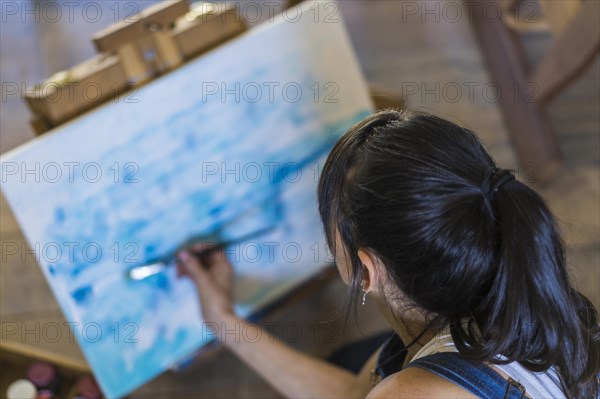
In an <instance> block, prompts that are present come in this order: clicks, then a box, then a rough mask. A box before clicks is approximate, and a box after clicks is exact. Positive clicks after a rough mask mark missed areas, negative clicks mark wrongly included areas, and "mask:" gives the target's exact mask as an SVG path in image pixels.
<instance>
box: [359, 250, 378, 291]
mask: <svg viewBox="0 0 600 399" xmlns="http://www.w3.org/2000/svg"><path fill="white" fill-rule="evenodd" d="M358 257H359V258H360V261H361V262H362V264H363V266H364V267H365V274H364V277H363V281H362V287H361V288H362V289H363V290H365V291H366V292H370V291H371V290H373V289H374V288H375V287H377V285H378V284H379V278H380V274H379V264H380V262H379V259H378V258H377V257H376V256H375V255H374V254H372V253H371V252H370V251H369V250H366V249H364V248H359V250H358Z"/></svg>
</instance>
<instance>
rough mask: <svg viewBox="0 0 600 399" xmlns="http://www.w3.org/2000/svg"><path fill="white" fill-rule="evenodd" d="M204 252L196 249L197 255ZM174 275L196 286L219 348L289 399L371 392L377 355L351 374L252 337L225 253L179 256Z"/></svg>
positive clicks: (263, 335) (269, 340)
mask: <svg viewBox="0 0 600 399" xmlns="http://www.w3.org/2000/svg"><path fill="white" fill-rule="evenodd" d="M203 248H204V247H199V248H195V249H198V250H201V249H203ZM178 258H179V262H178V271H179V274H180V275H188V276H189V277H190V278H191V279H192V280H193V282H194V283H195V285H196V288H197V291H198V294H199V297H200V304H201V309H202V315H203V318H204V320H205V322H206V323H207V326H209V327H210V328H211V329H213V331H214V332H215V335H216V337H217V338H219V339H221V341H222V342H223V344H224V345H225V346H226V347H227V348H229V349H230V350H231V351H232V352H234V353H235V354H236V355H237V356H239V357H240V359H242V360H243V361H244V362H245V363H246V364H247V365H248V366H250V367H251V368H252V369H253V370H254V371H256V372H257V373H258V374H260V375H261V376H262V377H263V378H264V379H265V380H266V381H267V382H269V383H270V384H271V385H272V386H273V387H274V388H275V389H277V390H278V391H279V392H281V393H282V394H284V395H285V396H287V397H293V398H298V397H336V398H341V397H343V398H358V397H362V398H364V397H365V395H366V394H367V393H368V392H369V390H370V388H371V386H370V380H369V370H370V369H371V368H372V367H373V364H374V362H375V356H372V358H371V359H370V360H369V361H368V362H367V364H366V365H365V367H364V368H363V370H362V371H361V372H360V373H359V374H358V375H355V374H353V373H351V372H349V371H347V370H345V369H343V368H340V367H337V366H334V365H332V364H330V363H328V362H326V361H324V360H321V359H318V358H315V357H311V356H308V355H306V354H303V353H302V352H300V351H297V350H295V349H292V348H290V347H289V346H287V345H286V344H284V343H283V342H281V341H279V340H276V339H274V338H273V337H272V336H270V335H269V333H267V332H265V331H260V332H258V331H257V332H256V334H254V331H253V330H252V329H256V328H259V327H258V326H256V325H255V324H252V325H251V326H250V325H249V323H248V322H247V321H244V320H242V319H240V318H238V317H236V316H235V313H234V311H233V300H232V287H233V269H232V267H231V264H230V263H229V262H228V261H227V259H226V257H225V255H224V253H223V252H218V253H214V254H213V255H210V256H209V257H208V258H207V259H202V260H199V259H197V258H196V257H194V256H192V255H190V254H189V253H188V252H182V253H180V254H179V257H178ZM231 331H252V336H253V338H254V337H258V338H257V339H252V340H244V339H243V337H242V338H241V339H240V337H239V335H234V334H230V335H229V339H228V334H227V332H231Z"/></svg>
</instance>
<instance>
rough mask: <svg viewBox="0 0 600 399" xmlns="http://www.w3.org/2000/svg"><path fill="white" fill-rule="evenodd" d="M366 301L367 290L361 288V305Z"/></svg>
mask: <svg viewBox="0 0 600 399" xmlns="http://www.w3.org/2000/svg"><path fill="white" fill-rule="evenodd" d="M366 301H367V291H365V290H363V297H362V302H361V303H360V304H361V306H365V302H366Z"/></svg>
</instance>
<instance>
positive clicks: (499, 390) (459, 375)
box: [407, 352, 527, 399]
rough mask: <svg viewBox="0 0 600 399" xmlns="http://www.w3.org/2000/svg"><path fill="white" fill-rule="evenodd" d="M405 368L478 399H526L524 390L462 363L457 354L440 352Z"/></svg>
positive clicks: (488, 371)
mask: <svg viewBox="0 0 600 399" xmlns="http://www.w3.org/2000/svg"><path fill="white" fill-rule="evenodd" d="M407 367H418V368H421V369H424V370H427V371H430V372H432V373H434V374H437V375H439V376H440V377H442V378H445V379H446V380H448V381H450V382H453V383H455V384H456V385H458V386H460V387H462V388H464V389H466V390H467V391H469V392H471V393H473V394H475V395H477V396H479V397H480V398H490V399H496V398H497V399H525V398H527V397H526V396H525V388H523V386H522V385H521V384H519V383H518V382H516V381H513V380H512V379H509V380H508V381H506V380H505V379H504V378H502V376H501V375H500V374H498V373H497V372H495V371H494V370H492V369H491V368H489V367H488V366H486V365H485V364H478V363H474V362H472V361H469V360H466V359H464V358H463V357H462V356H460V354H459V353H457V352H439V353H434V354H433V355H429V356H424V357H422V358H419V359H416V360H413V361H412V362H410V363H409V364H408V365H407Z"/></svg>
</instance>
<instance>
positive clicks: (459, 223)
mask: <svg viewBox="0 0 600 399" xmlns="http://www.w3.org/2000/svg"><path fill="white" fill-rule="evenodd" d="M318 200H319V211H320V215H321V219H322V222H323V226H324V229H325V233H326V237H327V240H328V243H329V245H330V248H331V249H332V253H334V254H335V256H336V262H337V266H338V269H339V272H340V275H341V277H342V279H343V280H344V282H345V283H346V284H348V285H349V288H350V292H351V298H353V301H352V303H356V302H357V301H358V300H360V301H361V302H363V303H364V301H365V300H373V301H375V302H376V303H377V304H378V306H379V308H380V310H381V312H382V314H383V315H384V316H385V318H386V319H387V320H388V321H389V323H390V325H391V327H392V328H393V330H394V331H395V332H396V333H397V337H394V338H392V339H391V340H389V341H388V342H387V343H386V344H385V345H384V347H383V348H382V349H381V350H380V351H378V353H376V354H374V355H373V356H372V357H371V359H370V360H369V361H368V362H367V363H366V364H365V366H364V367H363V369H362V371H361V372H360V373H359V374H358V375H355V374H352V373H350V372H348V371H345V370H344V369H341V368H338V367H336V366H333V365H331V364H328V363H326V362H324V361H322V360H319V359H315V358H312V357H309V356H307V355H304V354H302V353H299V352H297V351H295V350H293V349H291V348H289V347H287V346H286V345H284V344H282V343H280V342H277V341H275V342H273V341H272V340H271V339H269V338H268V337H267V335H266V334H262V335H261V337H263V338H261V339H259V340H258V341H257V342H254V341H253V342H245V341H237V342H236V341H235V340H225V342H224V344H225V345H226V346H227V347H228V348H229V349H230V350H232V351H233V352H234V353H236V354H237V355H238V356H239V357H240V358H241V359H243V360H244V361H245V362H246V363H247V364H248V365H250V367H252V368H253V369H254V370H256V371H257V372H258V373H259V374H260V375H262V376H263V377H264V378H265V379H266V380H267V381H268V382H270V383H271V384H272V385H273V386H274V387H275V388H277V389H278V390H279V391H280V392H282V393H284V394H285V395H286V396H289V397H338V398H342V397H343V398H347V397H364V396H365V395H366V396H367V397H369V398H390V397H393V398H448V397H478V396H484V397H511V398H512V397H522V396H525V395H526V397H530V398H536V397H544V398H547V397H553V398H554V397H570V398H571V397H572V398H591V397H597V396H598V379H597V378H598V372H599V369H600V328H599V325H598V321H597V313H596V310H595V309H594V308H593V306H592V305H591V303H590V302H589V301H588V300H587V299H586V298H585V297H583V296H582V295H581V294H579V293H578V292H577V291H575V289H574V288H573V286H572V285H571V282H570V281H569V277H568V274H567V270H566V265H565V253H564V245H563V243H562V241H561V237H560V235H559V232H558V229H557V226H556V222H555V220H554V218H553V216H552V214H551V213H550V211H549V210H548V208H547V206H546V204H545V203H544V201H543V200H542V198H541V197H540V196H539V195H538V194H536V193H535V192H534V191H533V190H532V189H530V188H529V187H528V186H526V185H525V184H523V183H521V182H519V181H518V180H515V179H514V177H513V175H512V174H511V173H510V172H508V171H504V170H500V169H497V168H496V165H495V164H494V161H493V160H492V159H491V157H490V156H489V155H488V153H487V152H486V151H485V149H484V147H483V146H482V144H481V143H480V142H479V140H478V139H477V137H476V136H475V134H473V133H472V132H471V131H469V130H468V129H465V128H462V127H459V126H457V125H455V124H453V123H451V122H448V121H445V120H443V119H440V118H438V117H435V116H432V115H426V114H416V113H409V112H397V111H392V110H389V111H383V112H380V113H377V114H374V115H372V116H370V117H368V118H366V119H365V120H363V121H362V122H360V123H358V124H357V125H355V126H353V127H352V128H351V129H350V130H349V131H348V132H347V133H346V134H345V135H344V136H343V137H342V138H341V139H340V140H339V141H338V142H337V144H336V145H335V147H334V148H333V150H332V152H331V154H330V155H329V157H328V159H327V162H326V164H325V166H324V168H323V172H322V175H321V178H320V182H319V188H318ZM179 259H180V266H179V269H180V273H181V274H186V275H188V276H190V277H191V278H192V279H193V281H194V282H195V284H196V286H197V289H198V293H199V295H200V299H201V307H202V314H203V317H204V320H205V321H206V322H209V323H211V325H212V326H215V328H223V329H225V330H228V331H232V330H234V325H235V324H236V323H240V324H241V325H242V327H241V328H244V323H245V322H244V321H243V320H241V319H238V318H237V317H236V316H235V315H234V312H233V306H232V268H231V265H230V264H229V263H228V261H227V260H226V258H225V256H224V255H223V254H222V253H220V254H216V255H213V256H212V257H211V258H210V259H206V260H204V263H206V264H204V265H201V264H200V261H199V260H198V259H196V258H194V257H192V256H190V254H189V253H187V252H182V253H181V254H180V257H179ZM238 327H239V326H238ZM218 335H219V334H217V336H218ZM403 343H404V344H403ZM373 369H374V370H376V373H377V374H379V375H380V376H381V377H382V378H383V379H382V381H381V382H379V383H378V384H377V385H375V386H373V384H372V382H371V378H370V374H371V373H370V371H371V370H373Z"/></svg>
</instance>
